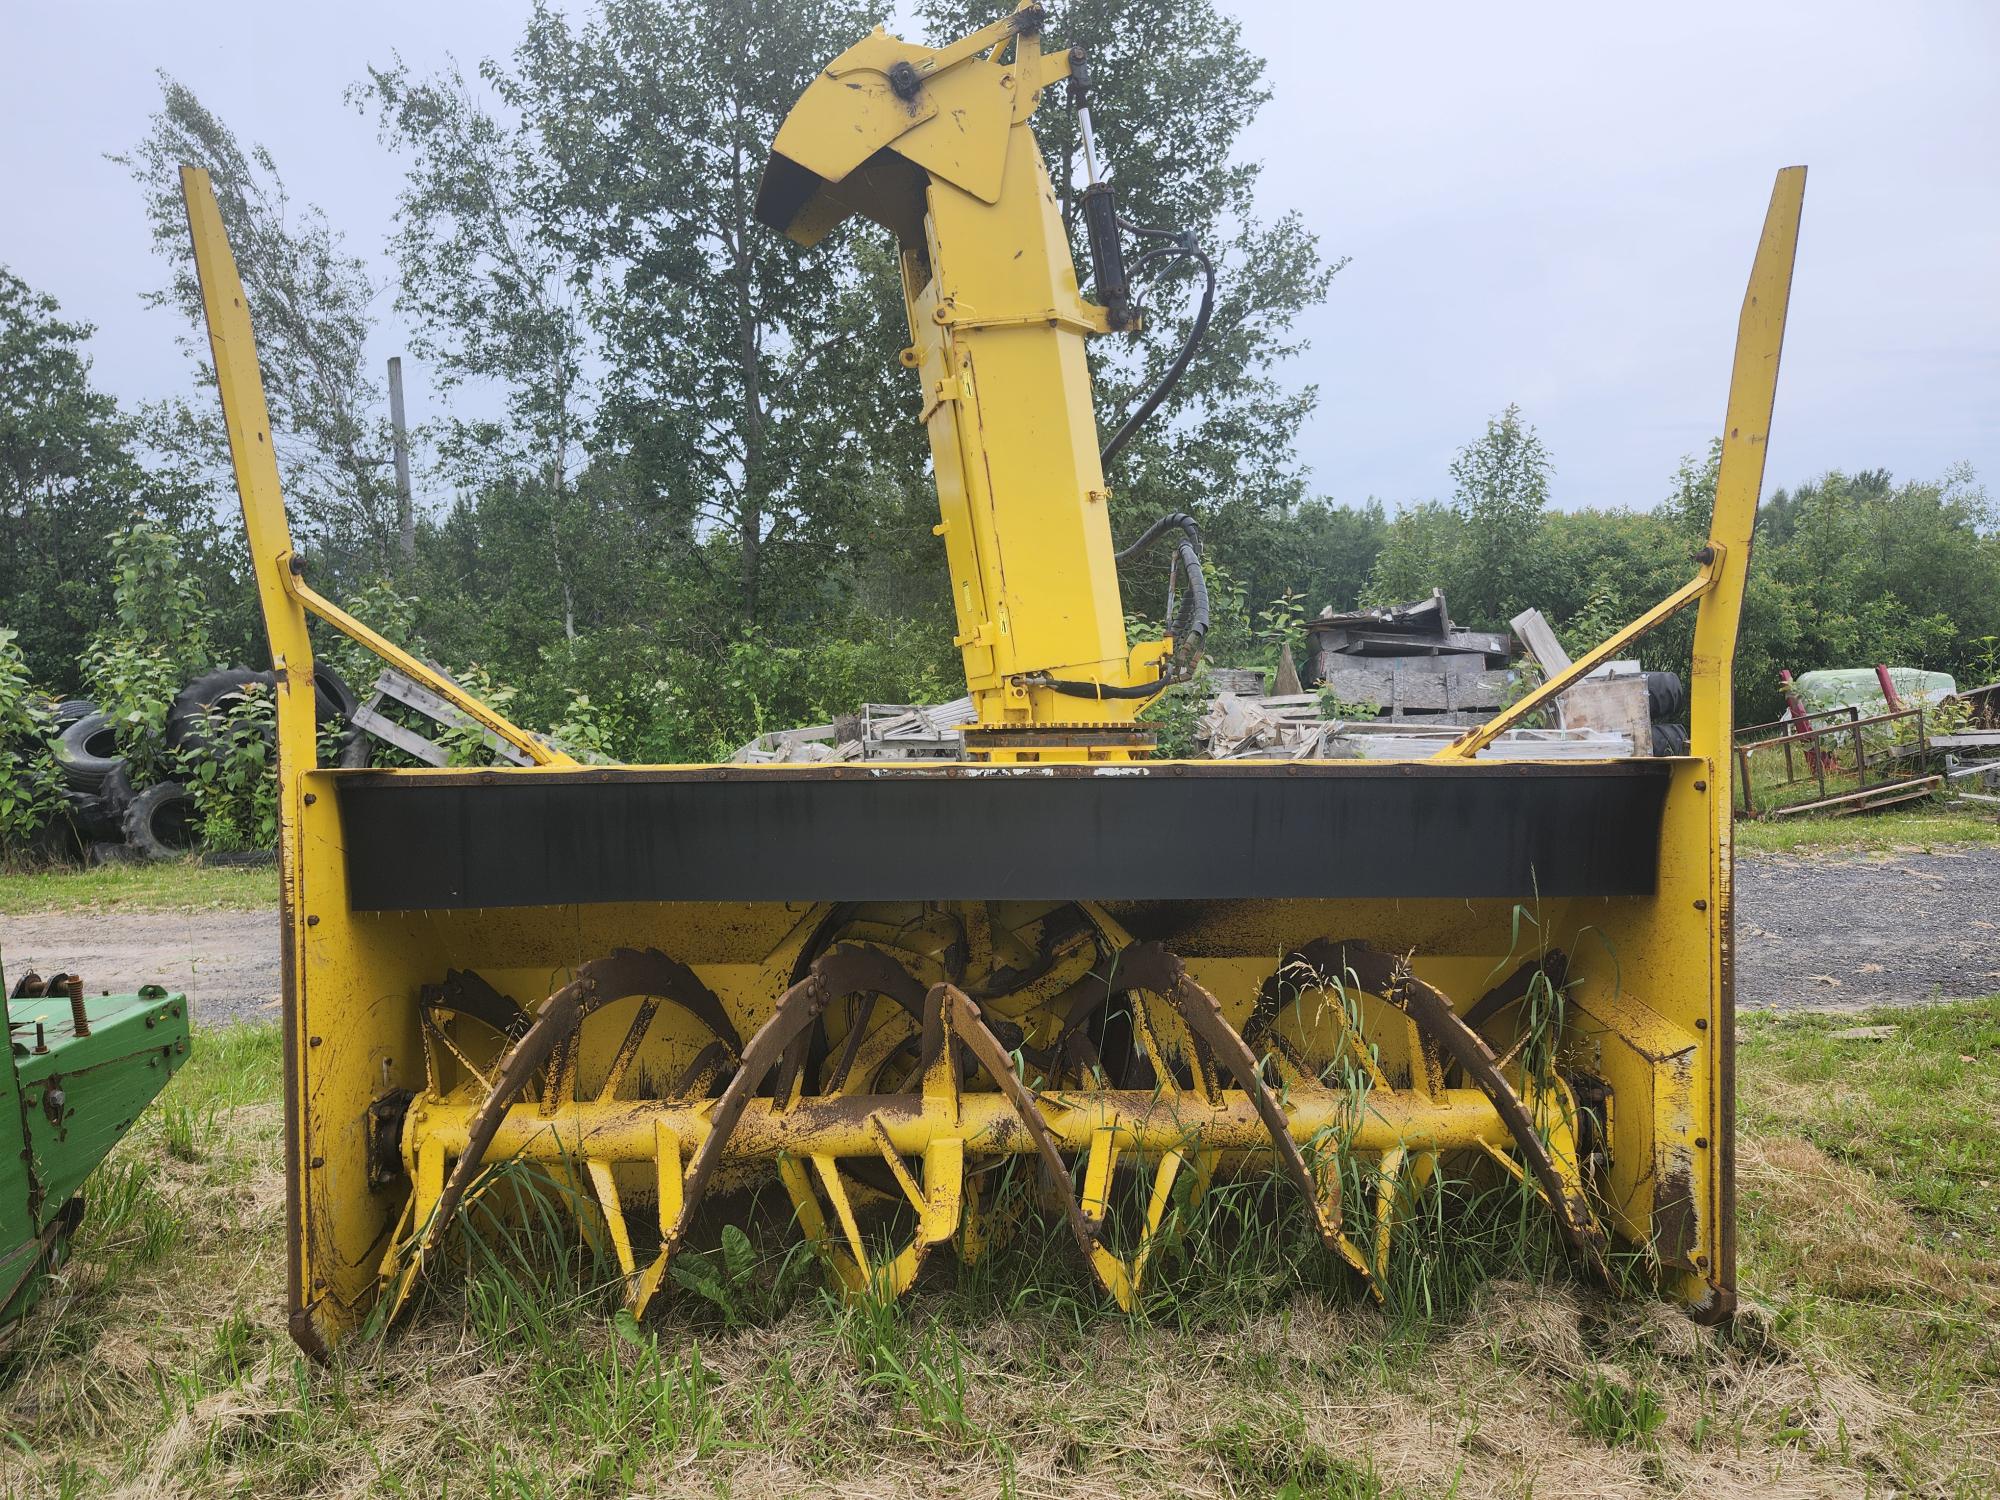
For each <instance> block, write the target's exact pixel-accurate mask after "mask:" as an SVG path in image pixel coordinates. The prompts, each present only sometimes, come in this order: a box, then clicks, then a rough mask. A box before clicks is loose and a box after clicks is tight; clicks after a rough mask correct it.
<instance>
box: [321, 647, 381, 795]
mask: <svg viewBox="0 0 2000 1500" xmlns="http://www.w3.org/2000/svg"><path fill="white" fill-rule="evenodd" d="M313 699H314V706H315V709H316V711H317V712H318V715H319V723H320V727H321V728H323V729H324V728H327V727H328V726H330V725H333V724H339V725H341V726H342V728H341V731H340V749H339V751H338V753H337V754H336V755H335V756H334V764H335V765H337V766H340V767H342V768H344V769H347V770H356V769H359V768H361V767H363V766H366V765H367V764H368V736H367V735H365V734H363V733H362V732H361V730H360V729H359V728H358V727H357V726H356V725H355V722H354V715H355V712H356V711H357V710H358V709H359V708H360V707H361V700H360V698H358V697H357V696H355V692H354V689H353V688H351V687H349V686H348V685H347V679H346V678H345V677H342V676H341V675H340V674H339V673H338V672H336V671H334V670H333V668H332V667H329V666H327V665H326V664H325V663H324V662H315V663H314V664H313Z"/></svg>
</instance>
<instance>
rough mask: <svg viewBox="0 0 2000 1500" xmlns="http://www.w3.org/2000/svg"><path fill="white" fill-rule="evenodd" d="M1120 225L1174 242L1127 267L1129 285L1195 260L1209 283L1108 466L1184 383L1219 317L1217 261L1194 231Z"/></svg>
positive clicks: (1120, 433) (1111, 446)
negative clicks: (1212, 320)
mask: <svg viewBox="0 0 2000 1500" xmlns="http://www.w3.org/2000/svg"><path fill="white" fill-rule="evenodd" d="M1118 222H1119V224H1120V226H1121V227H1122V228H1124V229H1125V230H1126V231H1127V232H1129V233H1131V234H1135V235H1138V236H1139V237H1141V238H1142V239H1162V240H1167V241H1170V242H1171V243H1169V244H1165V245H1159V246H1156V247H1154V248H1153V249H1151V250H1148V251H1147V252H1146V253H1145V254H1144V255H1141V256H1140V257H1139V258H1138V259H1137V260H1135V261H1133V262H1132V264H1131V265H1130V266H1129V267H1127V268H1125V279H1126V281H1127V283H1128V284H1129V283H1130V282H1133V281H1136V280H1138V278H1139V277H1140V276H1141V275H1143V274H1144V273H1145V272H1146V271H1148V270H1149V269H1151V268H1152V267H1153V266H1155V265H1158V264H1160V263H1162V262H1166V263H1169V264H1171V263H1173V262H1176V261H1182V260H1192V261H1194V262H1195V263H1196V264H1197V265H1199V266H1200V267H1201V270H1202V275H1203V277H1204V278H1205V280H1204V284H1203V287H1202V293H1201V306H1200V308H1199V309H1197V310H1196V312H1195V315H1194V323H1193V326H1191V327H1190V328H1189V329H1188V336H1187V340H1186V341H1185V342H1184V343H1183V344H1182V345H1181V348H1180V352H1179V353H1178V354H1176V355H1175V356H1174V360H1173V363H1172V364H1170V365H1168V366H1167V368H1166V372H1165V373H1164V374H1162V375H1161V376H1160V379H1159V381H1158V382H1157V383H1156V384H1155V385H1154V386H1153V389H1152V390H1151V391H1150V392H1149V393H1148V394H1147V396H1146V399H1145V400H1143V401H1141V402H1140V403H1139V405H1138V406H1137V407H1135V408H1134V409H1133V411H1132V414H1131V415H1130V416H1128V417H1127V418H1126V419H1125V420H1124V421H1123V422H1121V423H1120V424H1119V426H1118V430H1117V431H1116V432H1114V433H1112V434H1111V440H1110V441H1109V442H1107V443H1106V444H1105V445H1104V453H1103V462H1104V463H1106V464H1109V463H1110V462H1111V460H1112V459H1114V458H1116V457H1117V456H1118V452H1119V450H1120V449H1121V448H1123V447H1124V446H1125V445H1126V444H1127V443H1128V442H1130V441H1131V440H1132V435H1133V434H1134V433H1136V432H1137V431H1138V430H1139V429H1140V428H1141V427H1142V426H1144V425H1145V423H1146V420H1147V418H1149V417H1151V416H1152V415H1153V413H1154V412H1156V411H1158V410H1159V409H1160V403H1161V402H1162V401H1165V400H1166V399H1167V397H1168V396H1170V395H1171V394H1172V393H1173V389H1174V387H1175V386H1177V385H1179V384H1180V379H1181V376H1182V375H1184V374H1186V373H1187V367H1188V363H1189V361H1191V360H1192V359H1193V358H1194V351H1195V348H1196V347H1197V346H1198V345H1199V344H1200V343H1201V340H1202V336H1203V335H1204V334H1206V333H1207V332H1208V321H1209V319H1210V318H1211V317H1213V316H1214V315H1215V262H1214V261H1212V260H1210V259H1209V258H1208V255H1207V253H1206V252H1205V251H1204V250H1202V248H1201V247H1200V246H1199V245H1197V244H1196V243H1195V242H1194V235H1193V233H1192V232H1183V233H1180V234H1175V233H1173V232H1171V231H1169V230H1165V229H1147V228H1145V227H1143V226H1141V225H1138V224H1131V223H1127V222H1126V221H1125V220H1123V219H1120V220H1119V221H1118Z"/></svg>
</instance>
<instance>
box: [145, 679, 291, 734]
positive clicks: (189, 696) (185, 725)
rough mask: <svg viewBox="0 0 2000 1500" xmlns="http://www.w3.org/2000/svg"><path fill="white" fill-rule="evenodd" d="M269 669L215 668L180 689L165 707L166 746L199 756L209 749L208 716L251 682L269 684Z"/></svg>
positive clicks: (232, 698) (223, 708)
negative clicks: (255, 670)
mask: <svg viewBox="0 0 2000 1500" xmlns="http://www.w3.org/2000/svg"><path fill="white" fill-rule="evenodd" d="M273 680H274V679H273V677H272V674H271V673H269V672H253V671H251V670H250V669H249V668H248V667H216V668H214V669H212V670H210V671H207V672H204V673H202V674H201V676H199V677H197V678H195V680H194V681H193V682H190V683H189V684H188V685H187V686H186V687H184V688H182V689H181V690H180V692H179V694H177V695H176V696H175V698H174V705H173V707H172V708H170V709H168V710H167V748H168V749H170V750H178V751H180V753H181V754H183V755H200V754H203V753H204V752H206V751H207V749H208V716H209V715H210V714H211V713H214V712H218V711H223V710H226V709H228V707H229V706H230V705H231V704H232V703H233V702H235V701H237V700H238V699H239V698H240V697H241V696H242V693H243V689H245V688H246V687H249V686H250V685H251V684H253V683H263V684H265V685H266V686H269V685H270V683H271V682H272V681H273Z"/></svg>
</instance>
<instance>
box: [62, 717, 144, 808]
mask: <svg viewBox="0 0 2000 1500" xmlns="http://www.w3.org/2000/svg"><path fill="white" fill-rule="evenodd" d="M49 753H50V754H51V755H52V756H53V757H54V758H55V763H56V766H57V767H58V768H59V769H60V770H61V771H62V774H63V780H65V781H67V782H68V783H69V784H70V785H71V786H73V787H75V788H76V789H77V790H78V791H80V792H94V791H96V790H97V789H98V788H99V787H100V786H102V785H103V784H104V778H105V777H107V776H109V775H110V774H111V773H112V772H113V771H115V770H118V769H120V768H121V767H123V766H124V764H125V757H124V756H122V755H120V754H119V753H118V737H117V734H116V732H115V731H114V730H113V729H112V727H111V720H110V718H109V716H107V715H105V714H101V713H88V714H85V715H84V716H83V717H82V718H80V719H78V720H77V721H76V722H75V723H74V724H72V725H70V726H69V727H68V728H67V729H65V730H64V731H63V732H62V733H61V734H60V735H58V736H56V739H55V742H54V743H53V744H52V745H51V746H50V747H49Z"/></svg>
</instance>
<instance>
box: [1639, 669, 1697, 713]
mask: <svg viewBox="0 0 2000 1500" xmlns="http://www.w3.org/2000/svg"><path fill="white" fill-rule="evenodd" d="M1687 706H1688V695H1687V687H1686V685H1685V684H1684V683H1683V682H1682V681H1681V677H1680V673H1678V672H1648V673H1647V674H1646V711H1647V714H1648V716H1649V717H1651V718H1652V719H1654V720H1655V721H1658V720H1662V719H1678V718H1679V717H1680V716H1681V715H1682V714H1684V713H1686V712H1687Z"/></svg>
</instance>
